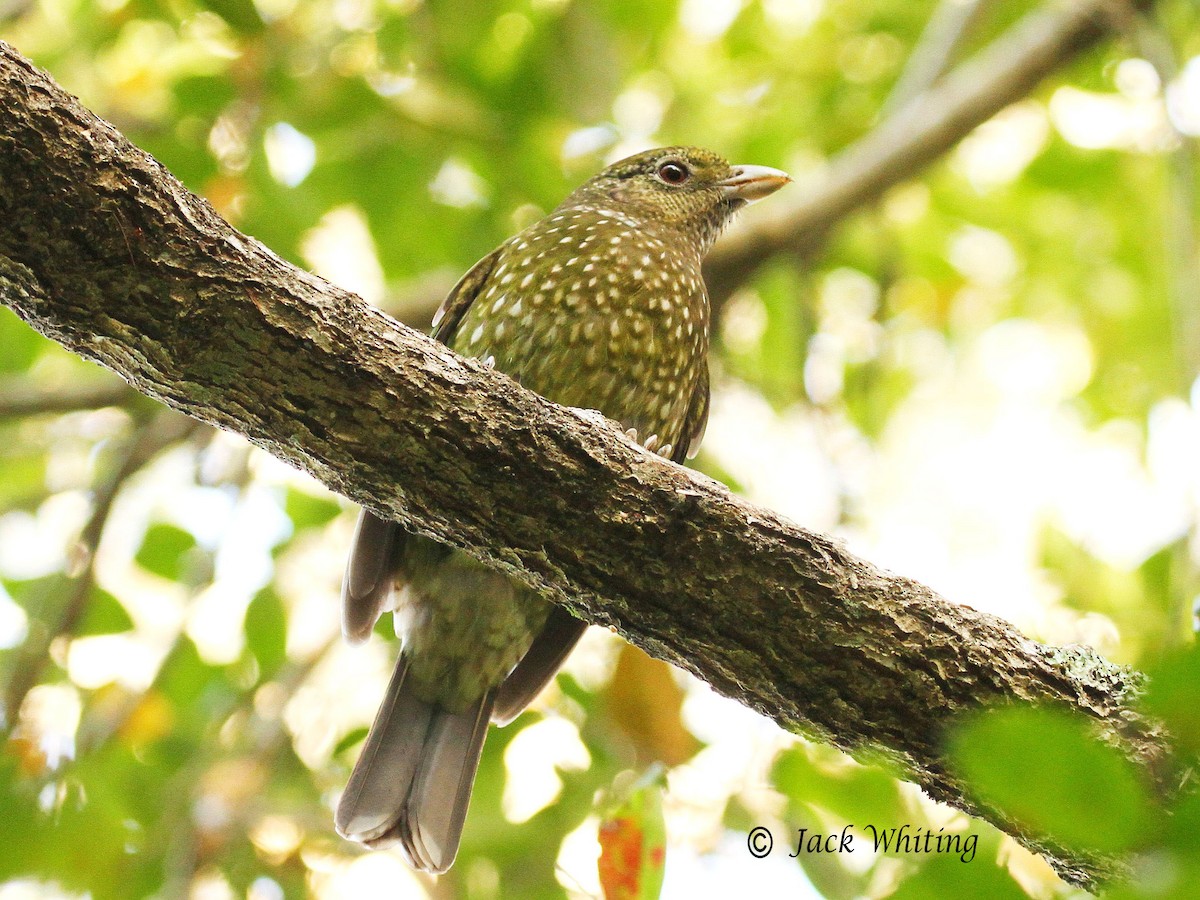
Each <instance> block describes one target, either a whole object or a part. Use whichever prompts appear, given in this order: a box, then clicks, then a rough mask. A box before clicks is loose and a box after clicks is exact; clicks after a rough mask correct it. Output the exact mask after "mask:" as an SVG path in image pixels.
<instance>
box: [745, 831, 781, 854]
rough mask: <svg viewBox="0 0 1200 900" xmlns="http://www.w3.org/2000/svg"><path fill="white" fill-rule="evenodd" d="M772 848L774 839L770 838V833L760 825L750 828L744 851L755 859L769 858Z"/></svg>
mask: <svg viewBox="0 0 1200 900" xmlns="http://www.w3.org/2000/svg"><path fill="white" fill-rule="evenodd" d="M773 846H775V839H774V838H773V837H771V832H769V831H767V829H765V828H763V827H762V826H761V825H759V826H757V827H755V828H751V829H750V833H749V834H748V835H746V849H747V850H749V851H750V855H751V856H753V857H754V858H755V859H762V858H764V857H766V856H769V855H770V853H771V848H772V847H773Z"/></svg>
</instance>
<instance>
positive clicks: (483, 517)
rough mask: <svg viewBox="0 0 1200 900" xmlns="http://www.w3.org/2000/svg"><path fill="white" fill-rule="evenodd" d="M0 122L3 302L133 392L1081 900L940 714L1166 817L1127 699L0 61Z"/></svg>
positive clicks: (1064, 658) (1070, 652)
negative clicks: (324, 249)
mask: <svg viewBox="0 0 1200 900" xmlns="http://www.w3.org/2000/svg"><path fill="white" fill-rule="evenodd" d="M0 110H3V114H2V115H0V173H3V174H2V177H3V182H0V222H3V223H6V225H5V227H0V299H2V300H3V301H4V302H5V303H7V304H8V305H10V306H11V307H12V308H13V309H15V310H16V311H17V313H18V314H19V315H21V316H22V317H23V318H24V319H26V320H27V321H28V322H30V323H31V324H33V325H34V326H35V327H36V328H38V329H39V330H40V331H41V332H42V333H44V334H46V335H48V336H50V337H52V338H53V339H55V340H57V341H59V342H60V343H62V344H63V345H64V346H66V347H68V348H69V349H71V350H73V351H74V352H77V353H80V354H81V355H84V356H87V357H89V358H91V359H95V360H97V361H100V362H102V363H103V364H105V365H107V366H109V367H111V368H112V369H114V370H115V371H117V372H118V373H119V374H120V375H122V377H124V378H125V379H126V380H128V381H129V382H130V383H132V384H133V385H134V386H135V387H137V388H138V389H139V390H142V391H144V392H146V393H148V394H150V395H152V396H155V397H158V398H159V399H161V400H163V401H164V402H166V403H168V404H170V405H172V406H175V407H177V408H178V409H181V410H183V411H185V412H187V413H189V414H191V415H193V416H196V417H197V418H200V419H202V420H204V421H207V422H210V423H212V424H214V425H218V426H220V427H224V428H228V429H231V430H234V431H237V432H239V433H241V434H244V435H246V436H247V437H248V438H249V439H250V440H251V441H253V442H254V443H256V444H257V445H259V446H260V447H263V448H264V449H266V450H268V451H269V452H271V453H273V454H275V455H276V456H278V457H280V458H281V459H284V460H287V461H289V462H291V463H293V464H294V465H296V466H298V467H300V468H302V469H304V470H306V471H308V472H310V473H312V474H313V475H314V476H315V477H316V478H318V479H319V480H321V481H323V482H324V483H325V484H327V485H328V486H329V487H331V488H332V489H333V490H335V491H338V492H340V493H342V494H345V495H346V496H348V497H350V498H351V499H353V500H355V501H357V502H359V503H362V504H364V505H366V506H368V507H370V508H371V509H373V510H376V511H377V512H380V513H381V514H383V515H387V516H391V517H393V518H394V519H396V520H397V521H399V522H401V523H403V524H404V525H405V526H407V527H409V528H411V529H413V530H416V531H420V532H421V533H424V534H428V535H431V536H433V537H435V538H437V539H439V540H441V541H443V542H446V543H448V544H450V545H453V546H456V547H460V548H462V549H464V550H466V551H467V552H469V553H471V554H473V555H475V556H476V557H478V558H479V559H481V560H484V561H485V562H487V563H489V564H490V565H492V566H495V567H497V568H499V569H501V570H503V571H505V572H508V573H509V574H511V575H512V576H514V577H516V578H519V579H521V580H522V581H523V582H525V583H526V584H528V585H530V586H531V587H533V588H534V589H536V590H538V591H540V592H541V593H542V594H544V595H545V596H546V597H547V598H548V599H550V600H552V601H554V602H557V603H560V604H563V605H565V606H567V607H568V608H569V609H571V610H573V611H574V612H576V613H577V614H579V615H580V616H582V617H584V618H586V619H588V620H589V621H593V622H597V623H600V624H603V625H608V626H611V627H613V628H615V629H616V630H617V631H618V632H620V633H621V634H622V635H624V636H625V637H626V638H628V639H629V640H631V641H632V642H633V643H635V644H637V645H638V646H639V647H641V648H642V649H644V650H646V651H648V652H650V653H652V654H653V655H655V656H657V657H659V658H662V659H666V660H668V661H670V662H673V663H675V664H677V665H680V666H683V667H684V668H686V669H688V670H689V671H691V672H693V673H694V674H696V675H697V676H699V677H700V678H702V679H704V680H705V681H707V682H708V683H710V684H711V685H713V686H714V687H715V688H716V689H717V690H718V691H720V692H722V693H723V694H725V695H727V696H729V697H733V698H735V699H738V700H739V701H740V702H742V703H744V704H746V705H748V706H750V707H752V708H754V709H756V710H758V711H759V712H761V713H762V714H763V715H766V716H769V717H771V718H772V719H774V720H775V721H776V722H778V723H780V724H781V725H782V726H783V727H785V728H787V729H789V730H793V731H800V732H803V733H806V734H809V735H812V736H816V737H819V738H821V739H824V740H826V741H829V742H831V743H833V744H835V745H836V746H838V747H841V748H842V749H844V750H847V751H849V752H858V751H865V750H867V749H875V750H878V749H882V750H883V752H885V753H886V754H887V756H888V757H889V758H891V759H892V760H894V761H895V763H896V764H897V765H898V766H899V767H901V768H902V769H903V771H904V772H905V773H906V774H907V776H908V777H909V778H911V779H912V780H913V781H915V782H917V783H918V784H920V785H921V786H922V788H924V789H925V790H926V791H927V792H928V793H929V794H930V795H931V796H932V797H934V798H935V799H938V800H941V801H944V802H946V803H950V804H952V805H954V806H956V807H958V808H960V809H964V810H967V811H968V812H971V813H972V814H975V815H979V816H982V817H984V818H986V819H988V820H989V821H992V822H994V823H996V824H997V825H998V826H1000V827H1001V828H1004V829H1005V830H1006V831H1008V832H1009V833H1010V834H1014V835H1016V836H1018V837H1019V838H1020V839H1021V840H1022V841H1023V842H1024V843H1026V845H1028V846H1031V847H1033V848H1035V849H1038V850H1039V851H1040V852H1043V853H1045V854H1046V855H1047V857H1048V858H1049V859H1050V860H1051V861H1052V862H1053V864H1054V865H1055V866H1056V868H1057V869H1058V871H1059V872H1060V874H1062V875H1063V877H1065V878H1067V879H1069V880H1071V881H1073V882H1076V883H1080V884H1092V883H1094V882H1095V880H1096V879H1097V878H1098V877H1103V876H1105V875H1107V874H1109V873H1111V872H1112V871H1113V865H1114V864H1113V862H1112V861H1111V860H1106V859H1102V858H1097V857H1095V856H1090V855H1085V854H1080V853H1076V852H1073V851H1070V850H1067V849H1065V848H1063V847H1061V846H1059V845H1057V844H1056V843H1055V842H1054V841H1053V840H1052V839H1050V838H1049V837H1047V836H1045V835H1037V834H1033V833H1031V832H1030V831H1029V830H1028V829H1026V828H1024V827H1023V826H1021V825H1020V824H1018V823H1015V822H1013V821H1010V820H1008V819H1006V818H1005V816H1004V815H1003V814H1001V813H999V812H998V811H996V810H994V809H989V808H984V807H982V806H980V805H979V804H978V803H976V802H975V801H973V800H972V799H971V797H970V796H969V794H968V793H967V791H966V789H965V787H964V785H963V784H962V783H961V782H960V781H959V779H958V778H957V776H956V775H955V774H954V772H953V771H952V770H951V767H950V764H949V762H948V760H947V759H946V757H945V755H944V752H943V737H944V734H945V732H946V729H947V728H949V727H950V726H951V725H952V723H953V722H954V721H955V719H956V717H957V715H958V714H959V713H961V712H962V711H965V710H969V709H976V708H979V707H980V706H988V705H993V704H1008V703H1012V702H1020V701H1030V702H1038V701H1045V702H1057V703H1061V704H1064V705H1067V706H1069V707H1072V708H1074V709H1076V710H1079V711H1081V712H1083V713H1085V714H1087V715H1088V716H1090V717H1091V718H1092V719H1093V720H1094V721H1095V722H1096V725H1097V728H1098V729H1099V730H1101V731H1103V732H1105V733H1106V734H1108V735H1109V736H1110V737H1111V738H1112V739H1113V740H1114V741H1116V742H1117V743H1118V744H1119V745H1120V746H1122V747H1123V748H1124V750H1125V752H1126V753H1127V754H1128V755H1129V756H1130V758H1131V759H1133V760H1135V761H1136V762H1137V763H1138V764H1140V765H1142V766H1143V767H1144V769H1145V771H1146V773H1147V776H1148V777H1150V778H1152V779H1154V780H1155V781H1156V783H1158V784H1159V785H1160V786H1162V789H1163V791H1164V793H1166V792H1169V790H1170V788H1169V787H1168V786H1167V785H1168V782H1169V778H1168V777H1167V774H1166V772H1165V771H1164V770H1165V765H1166V760H1165V756H1164V749H1163V746H1162V743H1161V737H1160V735H1159V733H1158V730H1157V727H1156V726H1155V725H1154V724H1153V723H1149V722H1147V721H1145V720H1143V719H1142V718H1141V717H1140V716H1139V714H1138V713H1137V712H1136V710H1135V709H1134V708H1133V706H1132V705H1131V704H1132V702H1133V700H1134V698H1135V697H1136V694H1137V692H1138V690H1139V687H1140V684H1141V677H1140V676H1139V675H1137V674H1136V673H1133V672H1130V671H1129V670H1127V669H1124V668H1122V667H1120V666H1116V665H1113V664H1112V663H1110V662H1108V661H1106V660H1104V659H1103V658H1101V657H1100V656H1099V655H1097V654H1095V653H1094V652H1093V651H1090V650H1087V649H1086V648H1053V647H1046V646H1043V645H1040V644H1037V643H1035V642H1033V641H1031V640H1029V639H1027V638H1025V637H1024V636H1023V635H1021V634H1020V633H1019V632H1017V631H1016V630H1015V629H1014V628H1013V627H1012V626H1011V625H1009V624H1008V623H1006V622H1004V621H1003V620H1001V619H998V618H996V617H994V616H989V615H986V614H983V613H980V612H977V611H975V610H972V609H970V608H968V607H963V606H958V605H955V604H951V603H949V602H947V601H945V600H944V599H942V598H940V597H938V596H937V595H936V594H935V593H934V592H933V591H931V590H930V589H929V588H927V587H925V586H923V585H920V584H918V583H916V582H914V581H911V580H909V579H906V578H901V577H898V576H895V575H892V574H890V573H887V572H884V571H882V570H880V569H877V568H876V567H874V566H872V565H871V564H870V563H868V562H866V561H864V560H861V559H858V558H856V557H854V556H853V555H851V554H850V553H849V552H847V550H846V549H845V547H843V546H842V545H841V544H840V543H839V542H837V541H836V540H833V539H831V538H829V537H826V536H823V535H820V534H816V533H813V532H810V531H807V530H805V529H803V528H800V527H798V526H796V525H794V524H793V523H791V522H788V521H786V520H785V519H783V518H781V517H780V516H778V515H776V514H775V513H774V512H772V511H770V510H766V509H762V508H759V507H757V506H754V505H753V504H751V503H748V502H747V501H745V500H742V499H739V498H737V497H734V496H733V495H732V494H730V492H729V491H728V490H727V489H726V488H725V487H724V486H722V485H720V484H718V483H716V482H714V481H712V480H711V479H708V478H706V477H704V476H702V475H699V474H697V473H694V472H690V471H688V470H686V469H683V468H681V467H679V466H676V465H674V464H672V463H669V462H666V461H665V460H662V459H661V458H659V457H657V456H655V455H653V454H649V453H647V452H645V451H644V450H643V449H641V448H639V447H637V446H635V445H633V444H632V443H631V442H629V441H628V440H627V439H625V438H624V436H623V435H622V434H621V433H620V431H619V430H618V429H616V428H614V427H612V423H609V422H607V421H606V420H602V419H599V418H598V417H596V416H593V415H584V414H581V413H580V412H579V411H572V410H567V409H564V408H562V407H559V406H556V405H554V404H552V403H550V402H548V401H546V400H544V399H542V398H541V397H538V396H537V395H535V394H532V393H530V392H528V391H525V390H523V389H522V388H521V387H519V386H518V385H517V384H515V383H514V382H513V381H511V380H510V379H508V378H506V377H505V376H503V375H501V374H500V373H498V372H495V371H494V370H491V369H489V368H488V367H486V366H485V365H483V364H482V363H479V362H477V361H474V360H466V359H463V358H461V357H459V356H457V355H455V354H454V353H452V352H451V351H450V350H448V349H447V348H446V347H444V346H442V345H440V344H438V343H436V342H434V341H432V340H431V339H429V338H427V337H425V336H423V335H421V334H419V333H417V332H414V331H412V330H411V329H408V328H406V327H404V326H403V325H401V324H399V323H397V322H396V321H395V320H393V319H391V318H389V317H388V316H386V315H384V314H383V313H381V312H380V311H379V310H376V309H374V308H372V307H370V306H368V305H366V304H365V303H363V302H362V301H361V300H359V299H358V298H356V297H354V296H353V295H351V294H349V293H347V292H346V291H343V290H340V289H338V288H335V287H332V286H330V285H329V284H327V283H326V282H324V281H322V280H321V279H319V278H316V277H314V276H313V275H311V274H309V273H307V272H304V271H302V270H299V269H297V268H295V267H294V266H292V265H290V264H288V263H286V262H285V261H283V260H282V259H280V258H279V257H278V256H276V255H275V254H273V253H272V252H271V251H269V250H268V249H266V248H265V247H263V246H262V245H261V244H260V243H258V242H257V241H255V240H253V239H250V238H247V237H246V236H244V235H241V234H239V233H238V232H236V231H235V230H234V229H233V228H231V227H230V226H229V225H228V223H226V222H225V221H224V220H222V219H221V218H220V216H218V215H217V214H216V212H215V211H214V210H213V209H212V207H211V206H210V205H209V204H208V203H206V202H205V201H204V200H202V199H200V198H198V197H196V196H194V195H192V194H191V193H189V192H188V191H187V190H186V189H185V188H184V187H183V186H182V185H181V184H179V182H178V181H176V180H175V179H174V178H173V177H171V176H170V174H169V173H167V172H166V171H165V170H164V169H163V168H162V166H160V165H159V164H158V163H157V162H156V161H155V160H154V159H152V158H151V157H149V156H148V155H147V154H145V153H142V152H141V151H139V150H137V149H136V148H134V147H132V146H131V145H129V144H128V142H127V141H125V139H124V138H123V137H122V136H121V135H120V134H119V133H118V132H117V131H116V129H114V128H113V127H112V126H111V125H109V124H108V123H106V122H104V121H102V120H101V119H99V118H97V117H96V116H94V115H93V114H91V113H90V112H88V111H87V110H86V109H84V108H83V107H82V106H81V105H80V104H79V103H78V101H76V100H75V99H74V98H73V97H71V96H70V95H68V94H67V93H66V92H64V91H62V90H61V88H59V87H58V86H57V85H55V84H54V82H53V81H52V80H51V79H50V78H49V76H47V75H46V74H44V73H43V72H41V71H39V70H38V69H36V68H35V67H34V66H33V65H32V64H30V63H29V62H28V61H26V60H25V59H23V58H22V57H20V56H19V55H18V54H17V53H15V52H14V51H13V50H12V49H11V48H9V47H8V46H7V45H4V44H2V43H0ZM114 218H115V219H116V220H117V221H119V222H121V223H122V225H123V227H122V228H121V229H115V228H114V227H113V225H112V223H113V220H114ZM122 235H124V237H123V236H122ZM331 615H333V613H331ZM1034 752H1035V751H1034V750H1033V749H1032V748H1031V754H1032V753H1034Z"/></svg>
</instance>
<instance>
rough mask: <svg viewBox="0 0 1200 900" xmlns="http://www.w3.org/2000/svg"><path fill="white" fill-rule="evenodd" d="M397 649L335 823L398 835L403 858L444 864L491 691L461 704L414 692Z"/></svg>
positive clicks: (372, 837)
mask: <svg viewBox="0 0 1200 900" xmlns="http://www.w3.org/2000/svg"><path fill="white" fill-rule="evenodd" d="M407 675H408V660H407V659H405V657H404V655H403V654H401V656H400V659H399V660H397V662H396V670H395V672H394V673H393V674H392V679H391V681H390V682H389V683H388V688H387V695H386V696H385V698H384V701H383V704H382V705H381V706H380V707H379V713H378V714H377V715H376V717H375V722H374V724H373V725H372V726H371V731H370V733H369V734H368V735H367V741H366V744H364V745H363V750H362V754H361V755H360V756H359V758H358V763H357V764H356V765H355V766H354V772H353V773H351V775H350V781H349V783H347V785H346V790H345V791H344V792H343V794H342V799H341V801H340V802H339V803H338V809H337V817H336V823H337V830H338V832H339V833H340V834H341V835H342V836H343V837H347V838H350V839H351V840H355V841H359V842H361V843H363V844H366V845H367V846H368V847H372V848H378V847H385V846H389V845H391V844H394V843H397V842H398V843H399V844H400V846H401V847H402V849H403V850H404V853H405V855H406V856H407V857H408V859H409V862H410V863H411V864H412V865H413V866H414V867H415V868H418V869H423V870H425V871H427V872H445V871H446V870H447V869H449V868H450V865H451V863H453V862H454V857H455V855H456V854H457V853H458V842H459V840H460V838H461V837H462V828H463V821H464V820H465V819H466V816H467V803H468V802H469V801H470V799H471V785H472V784H473V783H474V781H475V770H476V769H477V768H478V766H479V753H480V751H481V750H482V749H483V739H484V737H485V736H486V734H487V728H488V720H489V719H490V718H491V714H492V706H493V703H494V696H495V692H494V691H489V692H488V693H487V694H485V695H484V696H483V697H481V698H480V699H479V700H478V701H477V702H476V703H474V704H472V705H471V706H470V707H468V708H467V709H466V710H464V711H463V712H459V713H454V712H449V711H447V710H445V709H443V708H442V707H440V706H438V705H437V704H433V703H428V702H426V701H424V700H421V699H420V698H418V697H417V696H416V695H415V694H414V693H413V690H412V686H411V682H410V681H409V680H408V678H407Z"/></svg>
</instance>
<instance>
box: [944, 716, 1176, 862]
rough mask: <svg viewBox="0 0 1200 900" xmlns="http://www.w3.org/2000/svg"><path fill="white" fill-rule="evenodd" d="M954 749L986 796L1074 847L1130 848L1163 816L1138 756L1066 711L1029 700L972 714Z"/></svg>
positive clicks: (957, 763) (976, 788)
mask: <svg viewBox="0 0 1200 900" xmlns="http://www.w3.org/2000/svg"><path fill="white" fill-rule="evenodd" d="M950 756H951V758H952V760H953V761H954V763H955V767H956V768H957V770H958V771H959V773H961V775H962V776H963V777H964V778H965V780H966V781H967V783H968V784H969V785H970V787H971V788H972V789H973V791H974V792H975V793H977V794H978V796H979V797H980V798H981V799H982V800H983V801H984V802H985V803H987V804H990V805H994V806H997V807H999V808H1000V809H1002V810H1003V811H1005V812H1006V813H1007V814H1009V815H1011V816H1012V817H1013V818H1014V819H1016V820H1017V821H1019V822H1021V823H1023V824H1024V825H1026V826H1027V827H1029V828H1032V829H1034V830H1036V831H1039V832H1042V833H1044V834H1048V835H1051V836H1052V837H1053V838H1055V839H1056V840H1059V841H1061V842H1062V843H1063V844H1065V845H1067V846H1069V847H1074V848H1077V849H1086V850H1097V851H1101V852H1109V853H1118V852H1122V851H1126V850H1130V849H1132V848H1134V847H1136V846H1137V845H1138V844H1139V843H1140V842H1141V841H1143V840H1144V839H1145V838H1146V837H1147V836H1148V835H1149V833H1150V828H1151V825H1152V824H1153V823H1154V821H1155V818H1156V817H1155V812H1154V807H1153V804H1152V802H1151V798H1150V794H1149V792H1148V790H1147V788H1146V787H1145V785H1143V784H1142V782H1141V780H1140V778H1139V776H1138V773H1137V772H1136V771H1135V770H1134V768H1133V766H1132V764H1131V763H1130V762H1129V761H1128V760H1127V759H1125V757H1124V756H1122V755H1121V753H1120V751H1118V750H1116V749H1114V748H1112V747H1109V746H1108V745H1106V744H1103V743H1101V742H1100V741H1099V740H1098V739H1097V738H1096V737H1094V736H1093V734H1092V732H1091V728H1090V723H1088V722H1087V721H1085V720H1084V719H1083V718H1082V717H1081V716H1077V715H1071V714H1069V713H1067V712H1065V711H1061V710H1057V709H1047V708H1034V707H1026V706H1021V707H1012V708H1006V709H994V710H989V711H987V712H985V713H980V714H978V715H976V716H973V717H968V718H967V719H965V720H964V721H963V722H962V723H961V725H960V726H959V727H958V729H957V730H956V731H955V732H954V734H953V735H952V737H951V740H950Z"/></svg>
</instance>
